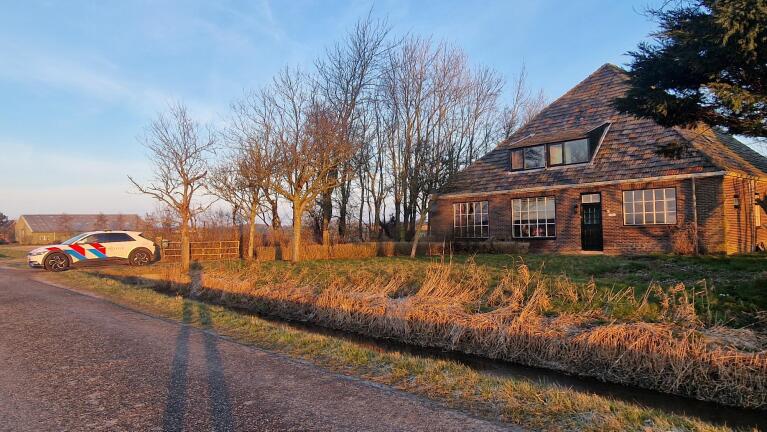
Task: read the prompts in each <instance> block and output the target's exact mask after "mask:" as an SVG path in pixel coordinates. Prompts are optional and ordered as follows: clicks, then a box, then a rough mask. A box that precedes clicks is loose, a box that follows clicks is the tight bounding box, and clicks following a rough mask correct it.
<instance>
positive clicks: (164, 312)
mask: <svg viewBox="0 0 767 432" xmlns="http://www.w3.org/2000/svg"><path fill="white" fill-rule="evenodd" d="M43 277H44V278H46V279H49V280H51V281H54V282H58V283H62V284H65V285H69V286H74V287H77V288H78V289H79V290H86V291H89V292H92V293H95V294H98V295H100V296H103V297H105V298H107V299H109V300H111V301H114V302H115V303H118V304H121V305H125V306H128V307H131V308H135V309H137V310H141V311H145V312H148V313H151V314H156V315H159V316H163V317H166V318H171V319H175V320H182V319H183V318H184V317H183V311H184V309H185V304H186V305H187V309H188V303H189V302H190V300H187V299H184V298H182V297H178V296H177V297H169V296H167V295H164V294H161V293H158V292H156V291H155V290H154V289H152V287H151V286H148V285H141V283H138V284H136V283H134V284H128V283H124V282H120V281H117V280H114V279H111V278H108V277H106V276H105V275H103V274H100V273H98V272H93V271H71V272H66V273H61V274H44V276H43ZM209 310H210V315H209V317H207V318H206V322H204V323H202V322H199V321H192V325H195V326H199V327H207V328H212V329H214V330H215V331H217V332H219V333H220V334H224V335H227V336H229V337H232V338H235V339H236V340H238V341H241V342H244V343H248V344H253V345H255V346H258V347H260V348H264V349H268V350H273V351H278V352H282V353H285V354H288V355H291V356H295V357H299V358H303V359H306V360H309V361H311V362H313V363H315V364H317V365H320V366H322V367H325V368H328V369H331V370H334V371H337V372H341V373H344V374H349V375H355V376H358V377H361V378H364V379H368V380H371V381H375V382H379V383H382V384H387V385H391V386H394V387H396V388H399V389H402V390H405V391H408V392H412V393H415V394H419V395H422V396H426V397H429V398H431V399H434V400H436V401H438V402H441V403H444V404H446V405H448V406H451V407H454V408H458V409H462V410H466V411H469V412H472V413H474V414H477V415H480V416H483V417H487V418H492V419H500V420H501V421H504V422H510V423H514V424H518V425H521V426H523V427H527V428H530V429H534V430H587V431H605V430H616V431H618V430H621V431H623V430H637V431H647V430H690V431H693V430H694V431H718V430H729V429H728V428H725V427H719V426H714V425H711V424H708V423H706V422H703V421H700V420H697V419H692V418H687V417H683V416H678V415H673V414H668V413H664V412H662V411H659V410H654V409H648V408H644V407H641V406H638V405H634V404H629V403H625V402H619V401H615V400H611V399H609V398H604V397H600V396H595V395H589V394H583V393H579V392H575V391H572V390H569V389H566V388H561V387H557V386H549V385H543V384H537V383H531V382H529V381H525V380H517V379H510V378H497V377H492V376H488V375H485V374H481V373H478V372H476V371H474V370H472V369H470V368H468V367H466V366H463V365H461V364H458V363H456V362H452V361H445V360H435V359H429V358H421V357H418V356H414V355H410V354H404V353H388V352H378V351H375V350H373V349H370V348H366V347H362V346H360V345H358V344H355V343H353V342H349V341H345V340H342V339H339V338H334V337H332V336H325V335H317V334H313V333H308V332H303V331H300V330H297V329H294V328H291V327H289V326H286V325H283V324H278V323H273V322H269V321H265V320H262V319H260V318H257V317H253V316H250V315H246V314H242V313H238V312H236V311H232V310H229V309H226V308H224V307H220V306H211V307H210V308H209Z"/></svg>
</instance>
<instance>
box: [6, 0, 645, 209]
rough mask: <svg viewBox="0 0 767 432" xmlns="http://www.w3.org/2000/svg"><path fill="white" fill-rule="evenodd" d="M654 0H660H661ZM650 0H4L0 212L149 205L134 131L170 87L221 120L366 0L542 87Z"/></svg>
mask: <svg viewBox="0 0 767 432" xmlns="http://www.w3.org/2000/svg"><path fill="white" fill-rule="evenodd" d="M656 3H657V2H656ZM648 4H650V5H652V4H653V2H652V1H649V0H644V1H641V0H640V1H629V0H621V1H615V0H605V1H596V0H577V1H567V0H561V1H537V0H536V1H529V0H525V1H516V0H514V1H512V0H506V1H503V0H500V1H463V2H461V1H444V0H443V1H423V0H421V1H418V0H414V1H405V0H388V1H386V0H379V1H375V2H371V1H350V2H340V1H338V2H332V1H299V0H289V1H277V2H269V1H223V0H221V1H207V0H199V1H198V0H178V1H138V0H137V1H131V0H125V1H119V2H117V1H114V2H99V1H75V0H61V1H33V0H27V1H12V0H0V5H1V8H0V10H2V12H0V100H1V101H2V105H0V212H3V213H6V214H7V215H9V216H11V217H16V216H18V215H19V214H24V213H62V212H67V213H86V212H87V213H98V212H104V213H118V212H124V213H128V212H137V213H140V214H143V213H144V212H146V211H148V210H151V209H153V208H154V207H155V204H154V203H153V202H152V201H150V200H149V199H147V198H144V197H141V196H138V195H136V194H134V193H131V192H130V191H131V188H130V185H129V183H128V179H127V175H128V174H131V175H134V176H136V177H138V178H147V177H148V175H149V170H148V164H147V161H146V159H145V153H144V149H143V147H142V146H141V145H140V144H139V143H138V141H137V137H138V136H139V135H141V133H142V131H143V129H144V127H145V126H146V124H147V123H148V122H149V121H150V120H151V119H152V118H153V117H154V116H155V115H156V113H157V112H159V111H161V110H163V109H164V108H165V107H166V106H167V103H168V102H170V101H172V100H182V101H184V102H185V103H186V104H187V105H188V106H189V107H190V109H191V111H192V114H193V115H195V116H196V117H197V118H199V119H201V120H204V121H217V120H220V119H221V118H222V117H223V116H224V115H225V112H226V109H227V106H228V104H229V103H230V102H231V101H232V100H233V99H235V98H237V97H238V96H240V95H241V94H242V92H243V90H245V89H250V88H257V87H259V86H261V85H262V84H264V83H265V82H267V81H268V80H269V79H270V78H271V77H272V75H274V73H275V72H277V71H278V70H279V69H280V68H282V67H283V66H285V65H287V64H290V65H303V66H310V65H311V64H312V61H313V60H314V58H316V57H317V56H319V55H321V53H322V50H323V48H324V47H325V46H327V45H329V44H330V43H332V42H333V41H335V40H337V39H339V38H340V37H341V36H342V35H343V34H344V33H345V31H346V30H347V29H348V28H349V27H350V26H351V25H352V24H353V23H354V22H355V21H356V20H357V19H358V18H359V17H361V16H364V15H365V14H366V13H367V11H368V10H369V9H370V8H371V7H373V14H374V15H375V16H378V17H385V18H388V20H389V22H390V24H391V25H392V27H393V32H394V33H397V34H404V33H407V32H412V33H415V34H420V35H424V36H432V37H434V38H435V39H445V40H448V41H450V42H452V43H454V44H455V45H458V46H460V47H462V48H463V49H464V50H466V52H467V53H468V54H469V56H470V58H471V60H472V61H473V62H476V63H481V64H484V65H487V66H490V67H493V68H495V69H496V70H498V71H499V72H501V73H502V74H504V75H505V76H506V77H507V78H508V79H511V78H512V77H513V76H514V75H515V74H516V73H517V72H518V71H519V69H520V67H521V66H522V64H523V63H524V64H525V65H526V67H527V71H528V74H529V83H530V85H531V87H533V88H542V89H543V90H544V92H545V94H546V96H547V97H548V98H549V99H550V100H551V99H554V98H556V97H557V96H559V95H561V94H562V93H563V92H564V91H566V90H567V89H569V88H570V87H572V86H573V85H574V84H576V83H577V82H578V81H580V80H582V79H583V78H585V77H586V76H587V75H588V74H589V73H591V72H592V71H594V70H595V69H597V68H598V67H599V66H600V65H602V64H604V63H608V62H609V63H615V64H618V65H625V64H626V62H628V57H627V56H626V55H625V53H626V52H627V51H629V50H632V49H634V48H635V47H636V45H637V43H638V42H640V41H641V40H643V39H645V38H646V37H647V35H648V33H650V32H651V31H653V30H654V28H655V25H654V23H652V22H651V21H650V20H649V19H648V18H647V17H646V16H644V15H642V13H641V12H642V11H643V10H644V9H645V8H646V6H647V5H648Z"/></svg>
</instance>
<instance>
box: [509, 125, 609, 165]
mask: <svg viewBox="0 0 767 432" xmlns="http://www.w3.org/2000/svg"><path fill="white" fill-rule="evenodd" d="M609 125H610V124H609V123H605V124H603V125H601V126H599V127H597V128H595V129H593V130H591V131H588V132H581V134H580V136H578V134H575V136H573V134H568V135H570V136H572V137H573V139H569V140H566V141H559V142H551V143H545V144H544V143H541V144H535V145H530V146H525V147H518V148H515V149H512V150H511V170H512V171H522V170H530V169H539V168H546V167H555V166H561V165H573V164H580V163H586V162H588V161H590V160H591V158H592V157H593V156H594V152H595V151H596V149H597V147H598V146H599V143H600V142H601V141H602V138H603V137H604V135H605V133H606V132H607V127H608V126H609ZM560 136H561V135H560ZM560 139H561V138H560ZM530 141H532V140H530ZM539 142H540V141H539Z"/></svg>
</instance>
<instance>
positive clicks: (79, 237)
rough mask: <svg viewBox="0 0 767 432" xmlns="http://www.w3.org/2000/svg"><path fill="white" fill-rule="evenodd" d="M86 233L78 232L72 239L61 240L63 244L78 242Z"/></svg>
mask: <svg viewBox="0 0 767 432" xmlns="http://www.w3.org/2000/svg"><path fill="white" fill-rule="evenodd" d="M84 235H85V234H77V235H76V236H74V237H72V238H71V239H68V240H64V241H63V242H61V244H65V245H71V244H72V243H74V242H76V241H77V240H79V239H81V238H82V237H83V236H84Z"/></svg>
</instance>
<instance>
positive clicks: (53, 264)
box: [43, 252, 69, 272]
mask: <svg viewBox="0 0 767 432" xmlns="http://www.w3.org/2000/svg"><path fill="white" fill-rule="evenodd" d="M43 264H44V266H45V269H46V270H48V271H52V272H60V271H64V270H66V269H68V268H69V258H67V256H66V255H65V254H63V253H61V252H54V253H52V254H49V255H48V256H46V257H45V262H44V263H43Z"/></svg>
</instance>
